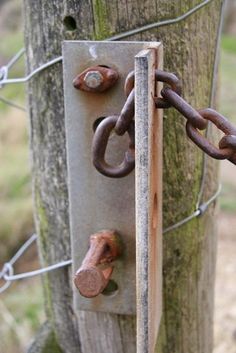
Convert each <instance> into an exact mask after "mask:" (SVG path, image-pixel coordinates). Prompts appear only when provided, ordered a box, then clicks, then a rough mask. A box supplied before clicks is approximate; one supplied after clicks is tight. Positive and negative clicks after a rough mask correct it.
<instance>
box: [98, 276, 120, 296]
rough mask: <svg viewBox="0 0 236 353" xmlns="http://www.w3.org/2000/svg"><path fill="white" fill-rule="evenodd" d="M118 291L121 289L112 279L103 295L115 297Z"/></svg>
mask: <svg viewBox="0 0 236 353" xmlns="http://www.w3.org/2000/svg"><path fill="white" fill-rule="evenodd" d="M118 289H119V287H118V284H117V283H116V282H115V281H113V280H112V279H110V281H109V282H108V284H107V286H106V288H105V289H104V290H103V292H102V294H103V295H105V296H114V295H116V294H117V292H118Z"/></svg>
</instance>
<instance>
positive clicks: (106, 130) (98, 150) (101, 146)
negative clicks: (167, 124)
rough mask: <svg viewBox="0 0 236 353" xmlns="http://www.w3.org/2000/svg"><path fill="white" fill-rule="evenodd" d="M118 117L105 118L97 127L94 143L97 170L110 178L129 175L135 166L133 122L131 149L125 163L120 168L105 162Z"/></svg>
mask: <svg viewBox="0 0 236 353" xmlns="http://www.w3.org/2000/svg"><path fill="white" fill-rule="evenodd" d="M118 118H119V116H118V115H113V116H109V117H107V118H105V119H104V120H103V121H102V122H101V123H100V124H99V125H98V127H97V129H96V131H95V134H94V138H93V143H92V155H93V164H94V166H95V168H96V169H97V170H98V171H99V172H100V173H101V174H103V175H105V176H107V177H110V178H121V177H124V176H126V175H128V174H129V173H130V172H131V171H132V170H133V169H134V166H135V157H134V154H135V149H134V148H135V143H134V122H133V121H132V122H131V123H130V125H129V127H128V130H127V132H128V134H129V139H130V143H129V149H128V150H127V151H126V153H125V157H124V160H123V162H122V163H121V164H120V165H118V166H111V165H109V164H108V163H107V162H106V161H105V152H106V148H107V144H108V139H109V136H110V134H111V131H112V130H113V128H114V127H115V125H116V122H117V120H118Z"/></svg>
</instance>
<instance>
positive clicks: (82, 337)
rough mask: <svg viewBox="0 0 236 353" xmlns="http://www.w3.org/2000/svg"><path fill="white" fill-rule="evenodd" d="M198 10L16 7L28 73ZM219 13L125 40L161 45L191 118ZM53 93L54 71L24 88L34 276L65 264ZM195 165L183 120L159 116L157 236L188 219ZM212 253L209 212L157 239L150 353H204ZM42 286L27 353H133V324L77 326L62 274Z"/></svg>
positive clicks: (204, 102) (62, 171) (140, 4)
mask: <svg viewBox="0 0 236 353" xmlns="http://www.w3.org/2000/svg"><path fill="white" fill-rule="evenodd" d="M199 2H200V1H199V0H198V1H196V0H192V1H187V0H182V1H174V2H173V1H166V0H156V1H155V0H142V1H141V0H133V1H130V0H129V1H128V0H122V1H120V0H82V1H78V0H76V1H73V0H50V1H34V0H24V13H25V42H26V52H27V71H28V72H30V71H32V70H33V69H35V68H37V67H38V66H40V65H41V64H43V63H45V62H47V61H49V60H51V59H53V58H55V57H57V56H60V55H61V42H62V41H63V40H65V39H74V40H76V39H86V40H90V39H98V40H101V39H105V38H107V37H109V36H111V35H113V34H116V33H120V32H124V31H126V30H128V29H133V28H136V27H139V26H141V25H144V24H146V23H152V22H155V21H161V20H164V19H168V18H175V17H177V16H179V15H181V14H183V13H185V12H186V11H187V10H189V9H190V8H192V7H194V6H195V5H197V4H198V3H199ZM221 5H222V1H221V0H214V1H212V2H211V3H210V4H208V5H207V6H205V7H204V8H203V9H201V10H199V11H197V12H196V13H195V14H194V15H192V16H191V17H189V18H188V19H186V20H184V21H182V22H180V23H178V24H174V25H169V26H164V27H161V28H157V29H153V30H151V31H148V32H144V33H142V34H139V35H135V36H132V37H129V38H126V40H129V41H131V40H153V41H154V40H155V41H156V40H159V41H162V42H163V44H164V68H165V70H168V71H173V72H175V73H176V74H177V75H178V76H179V77H180V78H182V82H183V96H184V98H185V99H187V100H188V101H189V102H190V103H191V104H193V105H194V106H195V107H197V108H202V107H207V106H209V104H210V97H211V91H212V78H213V69H214V61H215V55H216V44H217V34H218V28H219V23H220V15H221ZM66 16H72V17H73V18H74V19H75V21H76V27H77V28H76V29H75V30H73V31H72V30H69V29H71V27H73V26H74V25H75V23H72V22H73V21H71V19H70V18H68V17H67V21H64V18H65V17H66ZM64 22H66V24H67V27H68V26H69V27H70V28H67V27H66V25H65V23H64ZM121 55H122V54H121ZM62 87H63V84H62V65H61V63H58V64H55V65H54V66H51V67H50V68H48V69H47V70H45V71H43V72H41V73H40V74H38V75H37V76H36V77H34V78H33V79H32V80H31V81H30V82H29V85H28V93H29V115H30V140H31V152H32V169H33V188H34V198H35V221H36V229H37V233H38V234H39V236H40V239H39V251H40V255H41V263H42V266H46V265H49V264H54V263H57V262H59V261H61V260H67V259H69V258H70V257H71V251H70V236H69V214H68V192H67V171H66V150H65V128H64V108H63V89H62ZM211 138H213V139H214V136H213V133H212V134H211ZM202 156H203V155H202V152H201V151H199V149H198V148H197V147H196V146H195V145H194V144H193V143H192V142H190V141H189V140H188V139H187V137H186V133H185V121H184V118H182V117H181V116H180V115H179V114H178V113H176V112H175V111H174V110H173V109H169V110H168V111H165V119H164V178H163V179H164V195H163V202H164V204H163V207H164V227H167V226H169V225H172V224H174V223H175V222H177V221H179V220H181V219H182V218H184V217H186V216H188V215H190V214H191V213H192V212H193V211H194V210H195V208H196V202H197V198H198V193H199V188H200V182H201V176H202V163H203V158H202ZM207 161H208V163H207V175H206V180H205V187H204V192H203V200H207V199H208V198H209V197H210V196H211V195H212V194H213V193H214V192H215V191H216V189H217V184H218V176H217V175H218V173H217V168H218V164H217V162H215V161H213V160H210V159H207ZM215 253H216V231H215V220H214V206H211V207H210V209H209V211H207V213H206V214H205V215H204V216H203V217H201V218H198V219H196V218H195V219H194V220H192V221H191V222H189V223H187V224H186V225H184V226H182V227H180V228H178V229H177V230H176V231H172V232H169V233H166V234H165V235H164V309H163V310H164V311H163V319H162V326H161V332H160V336H159V340H158V345H157V352H159V353H210V352H211V351H212V341H213V338H212V319H213V317H212V316H213V287H214V276H215ZM43 283H44V293H45V301H46V313H47V317H48V321H49V324H48V325H47V327H50V329H48V338H47V339H46V338H45V336H44V344H43V345H41V348H37V347H39V346H40V345H37V344H34V345H32V347H31V348H30V350H29V351H30V352H31V353H35V352H41V353H43V352H44V353H45V352H50V353H57V352H61V351H62V352H64V353H102V352H104V353H134V352H135V339H136V337H135V325H136V323H135V317H132V316H121V315H111V314H106V313H93V312H81V314H80V316H79V318H78V320H77V319H76V317H75V314H74V313H73V307H72V290H71V286H72V280H71V273H70V269H69V268H63V269H60V270H57V271H54V272H51V273H49V274H47V275H45V276H44V279H43ZM39 337H41V336H40V334H39ZM42 346H43V347H42ZM52 347H54V348H52Z"/></svg>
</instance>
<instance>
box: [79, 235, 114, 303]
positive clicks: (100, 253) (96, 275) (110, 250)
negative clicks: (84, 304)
mask: <svg viewBox="0 0 236 353" xmlns="http://www.w3.org/2000/svg"><path fill="white" fill-rule="evenodd" d="M120 253H121V246H120V240H119V237H118V235H117V234H116V232H115V231H114V230H102V231H100V232H98V233H95V234H93V235H91V236H90V247H89V250H88V252H87V254H86V256H85V258H84V260H83V262H82V265H81V267H80V268H79V269H78V271H77V272H76V274H75V278H74V283H75V286H76V287H77V289H78V290H79V292H80V294H81V295H82V296H84V297H86V298H93V297H96V296H97V295H99V294H100V293H102V291H103V290H104V289H105V287H106V286H107V284H108V282H109V279H110V277H111V275H112V271H113V266H111V265H108V264H109V263H110V262H111V261H113V260H115V259H116V258H117V256H119V255H120Z"/></svg>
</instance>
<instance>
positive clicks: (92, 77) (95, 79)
mask: <svg viewBox="0 0 236 353" xmlns="http://www.w3.org/2000/svg"><path fill="white" fill-rule="evenodd" d="M84 82H85V83H86V86H87V87H89V88H98V87H99V86H101V84H102V83H103V76H102V74H101V73H100V72H99V71H89V72H87V73H86V75H85V76H84Z"/></svg>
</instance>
